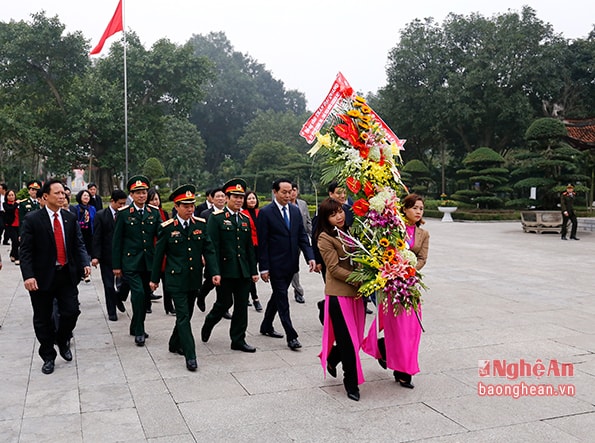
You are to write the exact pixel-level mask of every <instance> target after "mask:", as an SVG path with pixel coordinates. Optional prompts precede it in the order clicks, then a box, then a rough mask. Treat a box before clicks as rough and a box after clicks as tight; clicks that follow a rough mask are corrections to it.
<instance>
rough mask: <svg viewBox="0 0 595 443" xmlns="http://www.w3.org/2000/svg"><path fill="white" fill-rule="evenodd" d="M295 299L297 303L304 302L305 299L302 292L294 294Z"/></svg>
mask: <svg viewBox="0 0 595 443" xmlns="http://www.w3.org/2000/svg"><path fill="white" fill-rule="evenodd" d="M295 301H297V302H298V303H306V300H305V299H304V296H303V295H302V294H295Z"/></svg>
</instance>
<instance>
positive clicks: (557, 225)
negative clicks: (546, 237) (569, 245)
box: [521, 211, 562, 234]
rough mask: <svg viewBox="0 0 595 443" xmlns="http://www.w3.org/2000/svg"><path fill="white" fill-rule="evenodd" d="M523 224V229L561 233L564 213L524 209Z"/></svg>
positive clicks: (539, 232)
mask: <svg viewBox="0 0 595 443" xmlns="http://www.w3.org/2000/svg"><path fill="white" fill-rule="evenodd" d="M521 224H522V225H523V231H525V232H536V233H538V234H542V233H544V232H555V233H556V234H559V233H560V230H561V229H562V213H561V212H559V211H522V212H521Z"/></svg>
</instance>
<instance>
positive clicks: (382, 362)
mask: <svg viewBox="0 0 595 443" xmlns="http://www.w3.org/2000/svg"><path fill="white" fill-rule="evenodd" d="M378 364H379V365H380V367H381V368H382V369H386V360H385V359H383V358H379V359H378Z"/></svg>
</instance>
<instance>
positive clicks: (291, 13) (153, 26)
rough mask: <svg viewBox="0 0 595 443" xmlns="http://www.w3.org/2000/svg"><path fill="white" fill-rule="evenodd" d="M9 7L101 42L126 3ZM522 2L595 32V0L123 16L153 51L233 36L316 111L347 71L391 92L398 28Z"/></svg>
mask: <svg viewBox="0 0 595 443" xmlns="http://www.w3.org/2000/svg"><path fill="white" fill-rule="evenodd" d="M2 3H3V4H2V7H1V8H0V20H1V21H4V22H7V21H10V20H11V19H14V20H26V21H29V19H30V14H32V13H34V12H39V11H41V10H45V11H46V13H47V14H46V15H48V16H50V17H52V16H54V15H57V16H58V17H59V19H60V21H61V22H62V23H64V24H65V25H66V30H67V32H72V31H76V30H80V31H82V32H83V34H84V36H85V37H86V38H87V39H89V40H90V42H91V45H92V46H95V44H96V43H97V42H98V40H99V37H100V36H101V34H102V33H103V31H104V29H105V27H106V26H107V24H108V22H109V20H110V19H111V17H112V15H113V13H114V11H115V9H116V5H117V3H118V0H101V1H98V0H95V1H85V0H11V1H3V2H2ZM523 5H529V6H531V7H532V8H533V9H535V10H536V11H537V17H538V18H539V19H541V20H543V21H544V22H547V23H550V24H552V25H553V27H554V30H555V31H556V32H557V33H561V34H563V36H564V37H566V38H579V37H586V36H587V35H588V33H589V32H590V31H591V29H593V23H594V22H595V19H594V15H593V14H592V12H589V11H593V2H592V0H574V1H572V2H567V3H565V2H560V1H559V0H556V1H554V0H539V1H522V0H499V1H493V0H457V1H454V2H446V1H444V0H413V1H408V2H401V1H398V0H359V1H354V0H341V1H338V0H296V1H293V2H292V1H278V0H251V1H245V0H206V1H200V0H124V7H125V12H124V14H125V26H126V29H131V30H133V31H134V32H136V33H137V34H138V35H139V37H140V39H141V41H142V42H143V44H144V45H145V46H147V47H150V46H151V45H152V44H153V43H154V42H155V41H156V40H158V39H160V38H164V37H167V38H169V39H170V40H171V41H173V42H176V43H185V42H186V41H187V40H188V39H189V38H190V37H191V36H192V35H193V34H203V35H206V34H207V33H209V32H212V31H214V32H217V31H223V32H225V34H226V35H227V38H228V39H229V41H230V42H231V44H232V45H233V46H234V48H235V50H237V51H240V52H242V53H247V54H249V55H250V56H252V57H253V58H254V59H256V60H257V61H258V62H260V63H262V64H264V65H265V66H266V68H267V69H268V70H269V71H271V72H272V74H273V76H274V77H275V78H276V79H278V80H281V81H283V83H284V84H285V87H286V88H288V89H297V90H299V91H301V92H304V93H305V94H306V98H307V100H308V107H309V109H311V110H313V109H315V108H316V107H317V106H318V105H319V104H320V102H321V101H322V100H323V98H324V97H325V96H326V94H327V92H328V90H329V88H330V86H331V84H332V82H333V80H334V78H335V76H336V74H337V72H339V71H341V72H342V73H343V74H344V75H345V77H346V78H347V80H348V81H349V82H350V83H351V86H352V87H353V88H354V89H355V90H356V91H360V92H363V93H367V92H369V91H372V92H375V91H376V90H378V88H380V87H382V86H384V84H385V82H386V75H385V65H386V61H387V55H388V52H389V50H390V49H391V48H393V47H395V45H396V44H397V42H398V39H399V31H400V30H401V29H403V28H404V27H405V25H406V24H407V23H409V22H411V21H412V20H414V19H416V18H420V19H423V18H425V17H433V18H434V19H435V20H437V21H438V22H442V20H443V19H444V18H445V17H446V15H447V14H448V13H449V12H454V13H457V14H464V15H468V14H470V13H472V12H479V13H481V14H483V15H484V16H487V17H491V16H492V15H494V14H497V13H503V12H506V11H507V10H508V9H512V10H514V11H520V9H521V8H522V6H523ZM119 35H121V34H119ZM114 39H116V37H112V38H111V39H109V40H108V42H107V46H106V47H105V48H104V52H107V50H108V47H109V45H110V44H111V42H112V41H113V40H114Z"/></svg>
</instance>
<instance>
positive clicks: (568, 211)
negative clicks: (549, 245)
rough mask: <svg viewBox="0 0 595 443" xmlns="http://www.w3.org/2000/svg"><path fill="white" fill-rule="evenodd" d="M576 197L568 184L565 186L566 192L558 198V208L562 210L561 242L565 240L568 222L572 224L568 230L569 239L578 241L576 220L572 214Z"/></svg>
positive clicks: (572, 187)
mask: <svg viewBox="0 0 595 443" xmlns="http://www.w3.org/2000/svg"><path fill="white" fill-rule="evenodd" d="M575 196H576V194H575V192H574V186H572V185H571V184H569V185H568V186H566V191H564V192H563V193H562V195H561V196H560V207H561V209H562V231H561V234H562V240H567V238H566V229H567V225H568V221H570V222H571V223H572V228H571V230H570V238H571V239H572V240H580V239H579V238H577V237H576V229H577V225H578V222H577V219H576V214H575V213H574V197H575Z"/></svg>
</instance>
